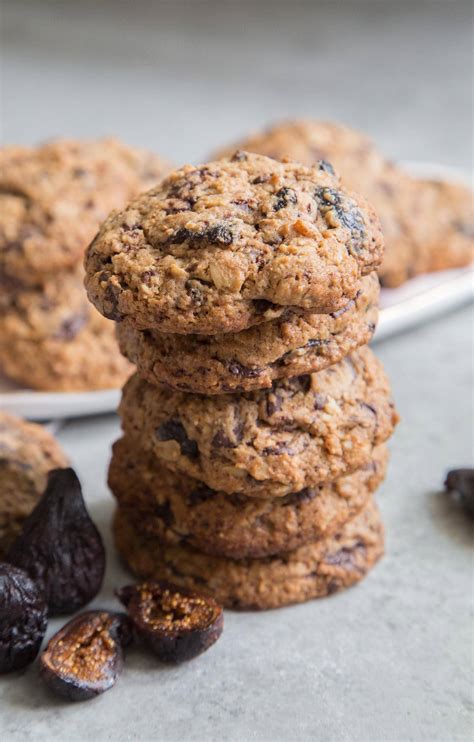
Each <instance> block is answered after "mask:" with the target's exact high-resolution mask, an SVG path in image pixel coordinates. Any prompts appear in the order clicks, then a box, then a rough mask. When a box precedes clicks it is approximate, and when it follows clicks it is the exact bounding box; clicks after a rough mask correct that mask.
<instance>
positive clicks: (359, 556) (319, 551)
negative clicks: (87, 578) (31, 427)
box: [113, 502, 384, 610]
mask: <svg viewBox="0 0 474 742" xmlns="http://www.w3.org/2000/svg"><path fill="white" fill-rule="evenodd" d="M113 529H114V537H115V543H116V546H117V549H118V551H119V553H120V554H121V556H122V558H123V559H124V561H125V563H126V564H127V565H128V566H129V568H130V569H131V570H132V572H133V573H134V574H135V575H136V576H137V577H140V578H145V579H149V578H157V579H165V580H169V581H171V582H173V583H175V584H177V585H179V586H182V587H186V588H191V589H199V590H200V591H202V592H204V593H207V594H209V595H212V596H213V597H214V598H215V599H216V600H217V601H218V602H219V603H221V604H222V605H223V606H224V607H226V608H233V609H236V610H265V609H269V608H279V607H281V606H284V605H289V604H291V603H302V602H304V601H306V600H311V599H313V598H322V597H325V596H326V595H331V594H332V593H334V592H337V591H338V590H343V589H344V588H347V587H350V586H351V585H353V584H355V583H356V582H359V580H361V579H362V578H363V577H364V576H365V575H366V574H367V572H368V571H369V570H370V569H371V568H372V567H373V566H374V564H375V563H376V562H377V561H378V559H380V557H381V556H382V554H383V550H384V536H383V526H382V523H381V521H380V515H379V512H378V510H377V508H376V506H375V504H373V503H372V502H370V503H369V504H368V506H367V507H366V508H365V509H364V510H363V511H362V512H361V513H360V514H359V515H358V516H357V517H356V518H354V519H353V520H351V521H350V522H349V523H347V524H346V525H345V526H344V528H342V530H341V531H340V532H339V533H338V534H336V535H333V536H330V537H329V538H328V539H322V540H320V541H315V542H314V543H313V544H308V545H306V546H301V547H300V548H299V549H296V550H294V551H290V552H287V553H285V554H281V555H276V556H272V557H266V558H264V559H239V560H233V559H225V558H224V557H213V556H209V555H207V554H203V553H202V552H199V551H197V550H195V549H193V548H192V547H190V546H186V545H184V544H181V545H179V546H166V545H165V544H163V543H161V542H160V540H159V539H157V538H152V537H150V536H148V535H147V534H146V533H144V531H143V528H142V527H141V522H140V521H139V520H138V521H135V522H133V521H131V520H129V519H128V516H126V515H125V514H124V513H123V512H122V511H121V510H120V509H119V510H118V512H117V514H116V516H115V521H114V526H113Z"/></svg>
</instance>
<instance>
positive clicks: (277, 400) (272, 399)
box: [266, 390, 282, 416]
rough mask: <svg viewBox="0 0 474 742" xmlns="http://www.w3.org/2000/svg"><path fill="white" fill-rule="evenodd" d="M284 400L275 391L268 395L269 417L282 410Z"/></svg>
mask: <svg viewBox="0 0 474 742" xmlns="http://www.w3.org/2000/svg"><path fill="white" fill-rule="evenodd" d="M281 405H282V400H281V397H279V396H278V394H276V393H275V392H274V391H273V390H272V391H271V392H269V393H268V395H267V399H266V406H267V415H268V416H271V415H273V414H274V413H275V412H278V411H279V410H281Z"/></svg>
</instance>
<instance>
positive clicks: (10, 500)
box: [0, 412, 69, 557]
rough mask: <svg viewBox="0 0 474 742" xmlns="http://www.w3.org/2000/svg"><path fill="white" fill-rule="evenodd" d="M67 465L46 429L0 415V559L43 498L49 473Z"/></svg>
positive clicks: (64, 457)
mask: <svg viewBox="0 0 474 742" xmlns="http://www.w3.org/2000/svg"><path fill="white" fill-rule="evenodd" d="M68 465H69V464H68V459H67V457H66V454H65V453H64V452H63V451H62V449H61V447H60V445H59V443H58V442H57V441H56V439H55V438H53V436H52V435H51V434H50V433H49V432H48V431H47V430H46V428H43V426H42V425H36V424H35V423H29V422H26V421H25V420H21V419H20V418H17V417H14V416H13V415H8V414H7V413H6V412H0V557H2V556H4V555H5V553H6V552H7V551H8V548H9V546H10V545H11V544H12V543H13V541H14V540H15V538H16V536H17V535H18V533H19V532H20V529H21V526H22V523H23V521H24V520H25V518H26V517H27V516H28V515H29V514H30V513H31V511H32V510H33V508H34V506H35V505H36V503H37V501H38V500H39V498H40V497H41V495H42V494H43V492H44V489H45V487H46V480H47V474H48V472H49V471H51V469H57V468H63V467H66V466H68Z"/></svg>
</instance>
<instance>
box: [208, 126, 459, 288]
mask: <svg viewBox="0 0 474 742" xmlns="http://www.w3.org/2000/svg"><path fill="white" fill-rule="evenodd" d="M236 147H239V148H241V149H245V150H248V151H249V152H257V153H258V154H262V155H267V156H269V157H274V158H275V159H277V160H281V159H284V158H290V159H292V160H296V161H298V162H302V163H304V164H305V165H313V164H314V163H316V162H318V161H319V160H321V159H325V160H329V161H330V162H331V163H332V165H334V167H335V168H336V170H337V172H338V173H339V174H340V175H341V178H342V182H343V183H344V184H345V185H346V186H347V187H348V188H351V189H354V190H355V191H356V192H357V193H361V194H362V195H363V196H365V197H366V198H367V199H368V200H369V201H370V203H371V204H372V205H373V206H374V207H375V210H376V212H377V215H378V216H379V217H380V221H381V223H382V231H383V235H384V239H385V254H384V259H383V262H382V265H381V266H380V268H379V271H378V273H379V276H380V280H381V282H382V284H383V285H384V286H398V285H400V284H401V283H403V282H404V281H406V280H407V279H409V278H411V277H412V276H415V275H418V274H420V273H427V272H430V271H434V270H440V269H445V268H454V267H458V266H462V265H467V264H468V263H469V262H470V261H471V260H472V259H473V225H472V222H473V218H472V217H473V212H472V193H471V192H470V190H469V189H468V188H466V187H464V186H459V185H457V184H453V183H446V182H445V183H438V184H434V183H430V182H428V181H424V180H419V179H417V178H413V177H412V176H411V175H410V174H409V173H407V172H406V171H405V170H404V169H403V168H401V167H398V166H397V165H394V164H393V163H392V162H390V160H388V159H387V158H386V157H384V156H383V154H382V153H381V152H379V150H378V149H377V148H376V147H375V145H374V144H373V142H372V141H371V140H370V139H369V138H368V137H367V136H365V135H364V134H361V133H360V132H358V131H355V130H354V129H350V128H349V127H347V126H342V125H341V124H336V123H333V122H326V121H304V120H302V121H298V120H296V121H284V122H282V123H279V124H276V125H274V126H272V127H270V128H269V129H267V130H266V131H262V132H260V133H257V134H255V135H253V136H250V137H248V138H247V139H245V140H243V141H241V142H239V143H238V144H237V145H235V144H234V145H233V146H232V147H230V148H229V147H228V148H226V149H223V150H221V151H220V152H218V153H217V154H216V158H225V157H227V156H229V155H230V154H231V153H232V152H233V151H234V150H235V148H236Z"/></svg>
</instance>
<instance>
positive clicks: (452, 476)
mask: <svg viewBox="0 0 474 742" xmlns="http://www.w3.org/2000/svg"><path fill="white" fill-rule="evenodd" d="M444 486H445V487H446V490H447V491H448V492H451V493H453V492H454V493H456V494H457V499H458V500H459V502H460V504H461V505H462V507H463V508H464V511H465V512H466V513H467V515H469V516H470V517H471V518H474V469H468V468H466V469H452V470H451V471H449V472H448V475H447V477H446V481H445V483H444Z"/></svg>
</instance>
